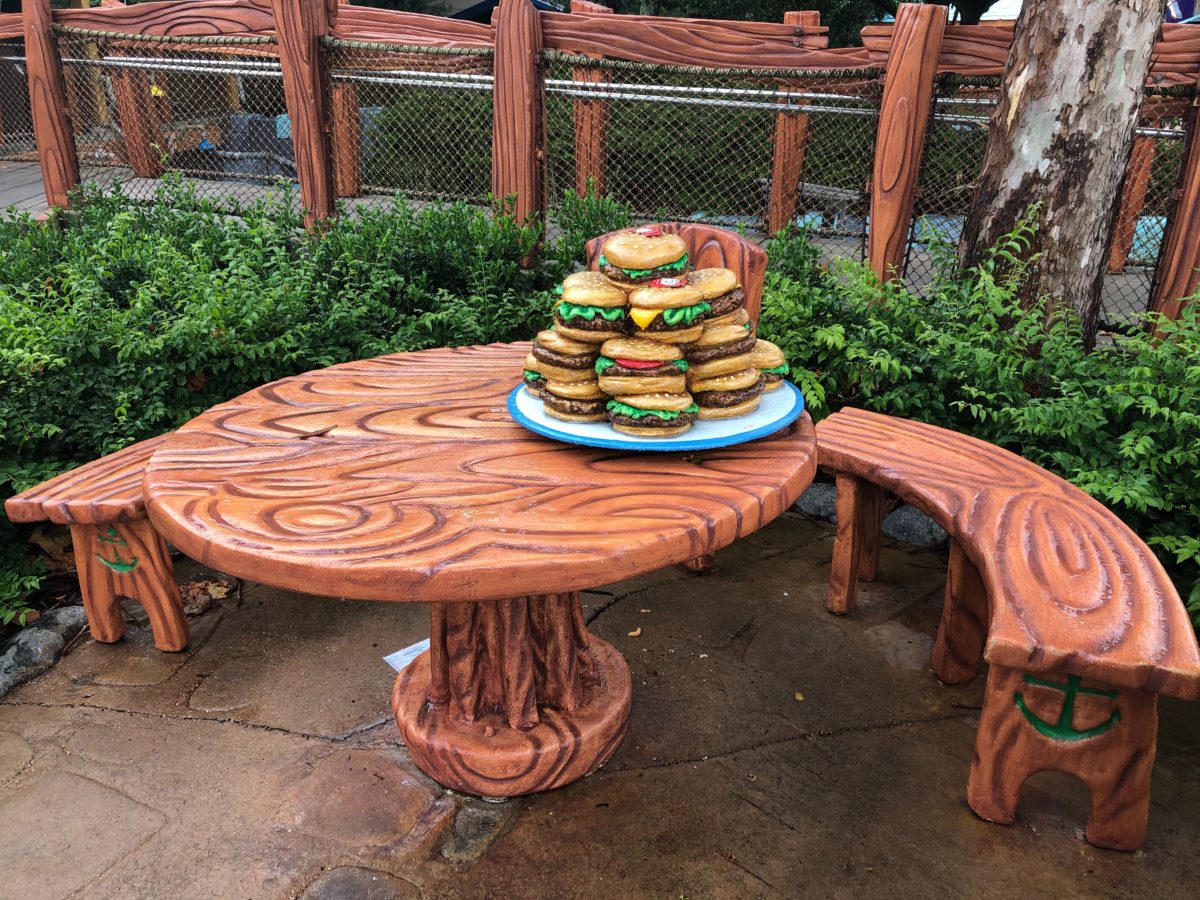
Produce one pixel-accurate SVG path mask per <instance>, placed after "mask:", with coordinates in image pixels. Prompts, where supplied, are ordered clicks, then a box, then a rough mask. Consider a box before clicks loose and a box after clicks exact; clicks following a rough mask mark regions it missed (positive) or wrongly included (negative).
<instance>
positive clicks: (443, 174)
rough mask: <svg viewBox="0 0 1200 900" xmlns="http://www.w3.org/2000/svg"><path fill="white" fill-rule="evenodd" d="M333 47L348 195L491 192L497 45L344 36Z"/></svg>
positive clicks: (337, 136)
mask: <svg viewBox="0 0 1200 900" xmlns="http://www.w3.org/2000/svg"><path fill="white" fill-rule="evenodd" d="M325 47H326V62H327V64H328V67H329V90H330V103H329V108H330V116H331V118H332V124H333V140H332V148H331V149H332V153H333V168H334V182H335V186H336V192H337V194H338V196H339V197H368V198H369V197H372V196H373V195H394V194H400V195H402V196H404V197H406V198H409V199H413V200H466V201H470V202H476V203H482V202H485V201H486V200H487V197H488V194H489V192H490V190H491V171H492V87H493V79H492V51H491V50H490V49H480V50H464V49H453V48H443V47H406V46H398V45H395V44H381V43H371V42H366V41H349V40H339V39H329V40H327V41H326V42H325Z"/></svg>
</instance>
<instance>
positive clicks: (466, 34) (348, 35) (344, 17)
mask: <svg viewBox="0 0 1200 900" xmlns="http://www.w3.org/2000/svg"><path fill="white" fill-rule="evenodd" d="M333 35H334V37H338V38H343V39H346V40H355V41H378V42H382V43H395V44H412V45H417V46H428V47H465V48H472V49H473V48H490V47H492V46H493V44H494V43H495V40H496V33H495V30H494V29H493V28H492V27H491V26H490V25H482V24H480V23H478V22H466V21H463V20H461V19H448V18H446V17H444V16H427V15H422V14H420V13H410V12H399V11H397V10H391V9H375V8H373V7H365V6H345V5H343V6H340V7H339V8H338V15H337V24H336V25H335V26H334V28H333Z"/></svg>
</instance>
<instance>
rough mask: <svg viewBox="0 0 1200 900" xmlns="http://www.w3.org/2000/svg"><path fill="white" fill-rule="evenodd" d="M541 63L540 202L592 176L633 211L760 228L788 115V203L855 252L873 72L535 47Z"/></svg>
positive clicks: (826, 241) (871, 133) (801, 218)
mask: <svg viewBox="0 0 1200 900" xmlns="http://www.w3.org/2000/svg"><path fill="white" fill-rule="evenodd" d="M544 65H545V72H544V75H545V93H546V98H545V120H544V121H545V146H546V197H547V201H548V203H549V204H550V205H555V204H557V203H559V202H561V199H562V196H563V194H564V192H568V191H578V190H579V189H581V188H583V187H585V185H586V183H587V178H588V176H589V175H592V176H595V177H596V179H597V180H598V181H599V182H600V183H601V185H602V192H603V193H604V194H607V195H609V196H611V197H614V198H615V199H617V200H619V201H621V202H623V203H626V204H628V205H629V206H630V207H631V208H632V209H633V212H634V214H635V216H637V217H639V218H645V219H673V220H681V221H692V222H708V223H712V224H715V225H723V226H726V227H738V226H744V227H747V228H750V229H757V230H762V229H764V228H765V227H766V225H767V222H768V209H769V203H770V194H771V181H772V175H773V161H774V154H775V149H774V148H775V145H776V140H775V135H776V129H777V127H779V123H780V122H783V121H790V122H791V123H792V124H791V126H790V127H789V126H788V125H783V126H782V127H784V128H785V129H788V133H789V134H790V135H791V138H790V140H792V141H793V142H794V146H792V147H790V148H787V149H788V152H792V153H795V154H796V155H797V156H798V157H799V159H798V160H796V161H795V165H796V169H797V170H798V173H799V176H798V179H797V180H796V188H795V193H794V194H793V195H792V196H790V197H789V198H787V199H786V201H785V203H786V206H787V207H788V211H789V212H792V210H793V209H794V213H793V216H794V221H796V222H798V223H799V224H802V225H806V226H808V227H809V228H810V230H811V232H812V234H813V236H814V238H815V239H816V240H817V241H818V242H819V243H822V245H823V247H825V249H826V250H827V251H828V254H829V255H830V256H845V255H851V256H861V253H862V244H863V238H864V236H865V233H866V220H867V206H868V202H867V194H866V185H867V181H868V180H869V178H870V172H871V161H872V154H873V152H874V144H875V132H876V126H877V121H878V113H879V95H880V86H879V82H878V79H877V77H875V76H877V74H878V73H874V72H871V71H854V70H845V71H836V72H816V71H802V70H788V71H773V72H761V71H760V72H756V71H750V70H716V69H700V68H695V67H682V66H651V65H645V64H642V63H636V62H627V61H620V60H590V59H587V58H584V57H573V56H567V55H565V54H560V53H546V54H544ZM797 117H802V120H803V124H802V125H800V126H799V127H796V118H797ZM789 193H790V192H789Z"/></svg>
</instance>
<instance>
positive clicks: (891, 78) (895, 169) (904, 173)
mask: <svg viewBox="0 0 1200 900" xmlns="http://www.w3.org/2000/svg"><path fill="white" fill-rule="evenodd" d="M945 28H946V7H944V6H934V5H921V6H917V5H915V4H911V3H902V4H901V5H900V8H899V11H898V12H897V13H896V26H895V31H894V34H893V38H892V43H891V51H890V53H889V56H888V61H887V75H886V81H885V82H884V86H883V98H882V100H881V101H880V108H879V135H878V137H877V139H876V143H875V147H876V149H875V163H874V169H873V172H874V174H873V177H872V180H871V184H872V187H871V227H870V230H869V232H868V236H867V257H868V262H869V263H870V266H871V269H872V270H873V271H874V272H875V274H876V276H878V277H879V279H880V280H881V281H887V280H890V279H891V278H893V277H895V276H896V275H898V274H899V273H900V269H901V266H902V265H903V263H904V250H905V248H906V247H907V245H908V232H909V228H910V226H911V223H912V212H913V200H914V192H915V190H916V186H917V176H918V175H919V174H920V168H921V152H922V150H923V148H924V146H925V131H926V128H927V127H928V124H929V113H930V104H931V103H932V101H933V79H934V76H935V75H936V72H937V58H938V52H939V49H940V47H941V44H942V34H943V32H944V30H945Z"/></svg>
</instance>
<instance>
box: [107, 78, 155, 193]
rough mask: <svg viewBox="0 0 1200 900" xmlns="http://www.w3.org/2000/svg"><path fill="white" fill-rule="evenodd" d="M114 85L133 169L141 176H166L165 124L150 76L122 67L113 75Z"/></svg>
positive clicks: (119, 119) (123, 133)
mask: <svg viewBox="0 0 1200 900" xmlns="http://www.w3.org/2000/svg"><path fill="white" fill-rule="evenodd" d="M112 88H113V97H114V98H115V99H116V101H117V119H118V121H120V123H121V138H122V141H123V143H124V144H125V159H126V160H127V161H128V162H129V168H131V169H133V174H134V175H136V176H138V177H139V178H160V177H162V173H163V164H162V158H163V152H162V149H161V148H160V147H159V142H160V141H161V139H162V135H161V125H160V123H159V120H158V114H157V113H158V107H157V106H156V105H155V102H154V100H155V98H154V97H152V96H151V95H150V77H149V76H148V75H147V74H146V73H145V72H144V71H139V70H136V69H134V70H118V71H116V72H114V73H113V74H112Z"/></svg>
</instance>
